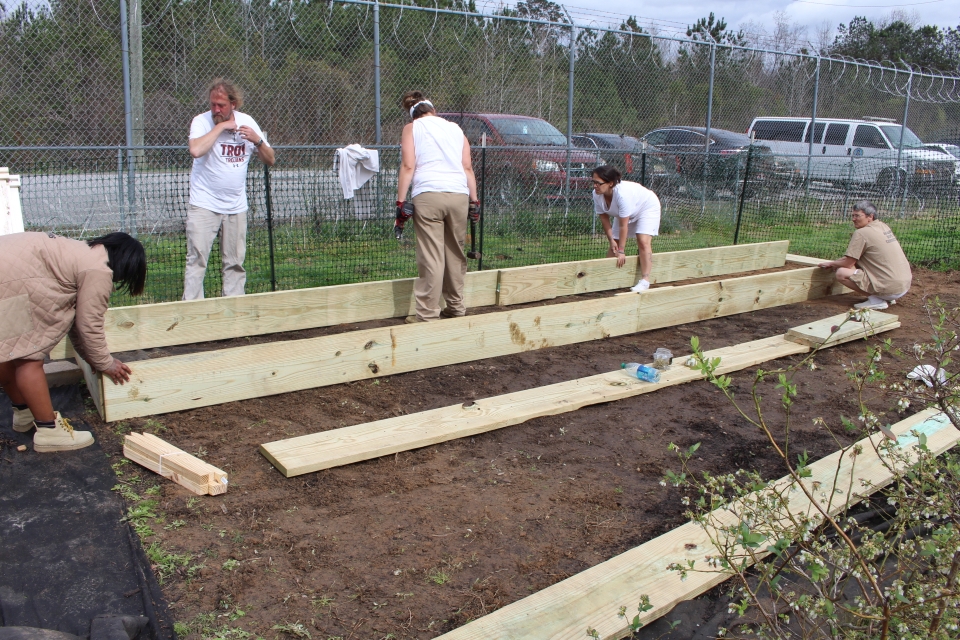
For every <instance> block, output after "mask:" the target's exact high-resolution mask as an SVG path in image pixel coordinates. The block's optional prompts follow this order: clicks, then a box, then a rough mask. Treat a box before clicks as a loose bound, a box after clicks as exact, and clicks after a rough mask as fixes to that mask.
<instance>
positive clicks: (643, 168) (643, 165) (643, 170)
mask: <svg viewBox="0 0 960 640" xmlns="http://www.w3.org/2000/svg"><path fill="white" fill-rule="evenodd" d="M640 184H641V185H643V186H644V187H645V186H647V141H646V140H641V141H640ZM594 217H596V216H594Z"/></svg>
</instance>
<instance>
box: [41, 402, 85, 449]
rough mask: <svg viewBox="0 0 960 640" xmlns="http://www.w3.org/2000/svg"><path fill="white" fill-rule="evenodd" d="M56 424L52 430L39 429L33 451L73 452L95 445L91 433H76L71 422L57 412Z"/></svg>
mask: <svg viewBox="0 0 960 640" xmlns="http://www.w3.org/2000/svg"><path fill="white" fill-rule="evenodd" d="M55 415H56V423H55V424H54V426H53V427H52V428H50V429H41V428H40V427H37V432H36V433H35V434H34V435H33V450H34V451H36V452H38V453H50V452H53V451H72V450H74V449H83V448H84V447H89V446H90V445H92V444H93V434H92V433H90V432H89V431H74V430H73V427H72V426H71V425H70V422H69V421H68V420H67V419H66V418H64V417H63V416H61V415H60V412H59V411H57V412H56V414H55Z"/></svg>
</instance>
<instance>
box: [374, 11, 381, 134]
mask: <svg viewBox="0 0 960 640" xmlns="http://www.w3.org/2000/svg"><path fill="white" fill-rule="evenodd" d="M373 113H374V119H375V120H376V122H375V134H374V140H375V141H376V144H380V143H381V141H382V136H381V131H380V0H377V1H376V2H374V3H373Z"/></svg>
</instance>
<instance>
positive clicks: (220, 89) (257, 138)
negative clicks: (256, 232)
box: [183, 78, 275, 300]
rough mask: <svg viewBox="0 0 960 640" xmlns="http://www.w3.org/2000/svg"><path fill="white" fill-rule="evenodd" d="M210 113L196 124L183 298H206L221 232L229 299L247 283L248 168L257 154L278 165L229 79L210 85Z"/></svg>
mask: <svg viewBox="0 0 960 640" xmlns="http://www.w3.org/2000/svg"><path fill="white" fill-rule="evenodd" d="M208 95H209V97H210V111H207V112H206V113H201V114H200V115H198V116H197V117H196V118H194V119H193V122H192V123H191V125H190V155H191V156H193V171H191V172H190V206H189V208H188V209H187V269H186V273H185V275H184V281H183V299H184V300H200V299H202V298H203V277H204V275H205V274H206V272H207V259H208V258H209V257H210V249H211V248H212V247H213V241H214V240H215V239H216V237H217V234H220V253H221V255H222V256H223V295H225V296H242V295H243V293H244V285H246V282H247V272H246V271H245V270H244V268H243V259H244V257H245V255H246V252H247V188H246V187H247V166H248V165H249V164H250V157H251V156H252V155H254V154H256V155H257V157H259V158H260V161H261V162H263V163H264V164H266V165H267V166H268V167H271V166H273V163H274V160H275V156H274V153H273V148H272V147H271V146H270V145H269V143H267V139H266V136H264V135H263V131H261V130H260V127H259V125H257V123H256V121H255V120H254V119H253V118H251V117H250V116H248V115H247V114H245V113H240V112H239V111H237V109H239V108H240V107H241V106H243V94H242V93H241V91H240V89H239V88H238V87H237V86H236V85H234V84H233V83H232V82H230V81H229V80H225V79H223V78H217V79H216V80H214V81H213V82H212V83H211V84H210V90H209V92H208Z"/></svg>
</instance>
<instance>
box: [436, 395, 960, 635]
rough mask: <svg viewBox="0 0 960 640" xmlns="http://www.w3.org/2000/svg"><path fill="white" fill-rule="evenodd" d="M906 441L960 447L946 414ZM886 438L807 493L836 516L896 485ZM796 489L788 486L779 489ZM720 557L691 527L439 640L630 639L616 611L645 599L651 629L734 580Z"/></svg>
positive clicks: (795, 509) (924, 418) (797, 499)
mask: <svg viewBox="0 0 960 640" xmlns="http://www.w3.org/2000/svg"><path fill="white" fill-rule="evenodd" d="M891 429H892V430H893V432H894V433H895V434H897V435H898V436H900V438H898V445H899V446H902V447H904V448H908V451H914V452H915V449H914V448H913V447H914V446H915V445H916V438H915V437H912V436H910V435H909V433H910V432H911V430H914V429H917V430H920V431H921V432H923V433H924V434H925V435H926V438H927V441H926V444H927V447H929V449H930V450H931V451H932V452H934V453H935V454H940V453H942V452H944V451H946V450H947V449H949V448H950V447H952V446H954V445H955V444H957V442H958V441H960V431H957V430H956V429H955V428H954V427H953V426H952V425H951V424H950V422H949V420H947V419H946V418H945V417H944V416H943V415H942V414H939V415H938V414H937V413H936V411H933V410H927V411H923V412H921V413H918V414H917V415H915V416H912V417H910V418H907V419H906V420H903V421H901V422H899V423H897V424H895V425H893V426H892V427H891ZM882 438H883V436H882V435H881V434H876V435H874V436H873V437H871V438H865V439H863V440H861V441H860V442H859V443H858V444H860V445H861V452H860V453H859V454H858V455H856V456H853V455H850V452H849V451H848V453H847V455H843V456H842V455H841V452H839V451H838V452H835V453H833V454H831V455H829V456H827V457H825V458H823V459H821V460H818V461H817V462H815V463H813V464H812V465H810V467H809V469H810V471H811V477H810V478H806V479H804V484H805V485H806V486H807V487H813V486H815V484H814V483H819V484H818V485H816V486H821V487H823V486H826V487H836V488H837V489H838V490H839V493H833V492H829V491H822V490H821V492H817V491H814V492H813V493H814V495H818V494H820V495H823V496H824V497H823V498H818V499H820V500H822V502H821V505H822V506H824V507H827V502H826V501H827V500H829V501H830V508H828V509H827V510H828V511H829V512H830V513H831V514H832V515H836V514H837V513H840V512H841V511H843V510H845V509H846V508H848V507H849V506H852V505H853V504H856V503H857V502H859V501H860V500H862V499H863V497H865V496H867V495H870V494H871V493H873V492H875V491H876V490H878V489H880V488H882V487H884V486H885V485H887V484H889V483H890V481H891V480H892V474H891V472H890V471H889V469H888V468H887V467H886V466H885V465H884V464H883V462H882V461H881V459H880V457H879V455H878V454H877V446H878V445H879V443H880V441H881V440H882ZM788 482H790V480H789V478H783V479H781V480H780V481H779V483H778V484H780V483H788ZM790 495H791V498H790V506H789V509H790V511H791V512H792V513H809V512H810V511H811V509H812V508H813V506H812V503H811V502H810V501H809V500H808V499H807V498H806V496H805V494H804V493H803V492H802V491H799V490H797V491H794V492H792V493H791V494H790ZM713 515H714V516H716V519H717V521H719V522H723V521H728V522H729V521H730V520H732V518H733V517H734V515H733V513H732V512H729V511H723V510H718V511H716V512H714V514H713ZM711 554H712V555H716V554H717V550H716V549H715V548H714V547H713V546H712V545H711V543H710V540H709V538H708V536H707V534H706V533H705V532H704V530H703V529H702V528H701V527H700V526H699V525H697V524H694V523H687V524H685V525H683V526H680V527H678V528H676V529H674V530H672V531H670V532H668V533H666V534H664V535H662V536H660V537H658V538H655V539H653V540H651V541H649V542H647V543H645V544H642V545H640V546H639V547H635V548H634V549H631V550H630V551H627V552H626V553H623V554H621V555H619V556H616V557H614V558H612V559H610V560H607V561H606V562H603V563H601V564H599V565H597V566H595V567H592V568H590V569H587V570H586V571H583V572H581V573H578V574H576V575H574V576H572V577H570V578H567V579H566V580H564V581H562V582H558V583H557V584H555V585H553V586H551V587H548V588H546V589H544V590H543V591H539V592H537V593H535V594H533V595H531V596H528V597H526V598H524V599H523V600H519V601H517V602H514V603H512V604H509V605H507V606H506V607H504V608H502V609H498V610H497V611H495V612H493V613H491V614H488V615H486V616H484V617H482V618H479V619H477V620H474V621H473V622H470V623H468V624H466V625H464V626H463V627H460V628H459V629H455V630H453V631H451V632H449V633H446V634H444V635H442V636H440V637H439V638H437V640H514V639H515V638H538V639H540V640H561V639H563V640H574V639H577V640H579V639H580V638H583V637H584V630H585V629H587V628H588V627H593V628H595V629H596V630H597V632H598V634H599V636H600V637H601V638H605V639H606V638H625V637H628V636H629V635H630V631H629V629H627V628H626V621H624V620H623V619H621V618H618V617H617V610H618V609H619V607H621V606H625V607H626V608H627V611H628V612H631V613H632V612H634V611H636V606H637V603H638V602H639V601H640V597H641V596H642V595H649V596H650V600H651V604H652V605H653V608H652V609H651V610H650V611H647V612H646V613H644V614H642V615H641V618H640V619H641V622H643V623H644V624H649V623H650V622H651V621H653V620H656V619H657V618H659V617H661V616H663V615H665V614H666V613H668V612H669V611H670V610H671V609H672V608H673V607H674V606H676V605H677V604H678V603H680V602H682V601H684V600H689V599H691V598H695V597H696V596H698V595H700V594H702V593H705V592H707V591H709V590H710V589H712V588H713V587H715V586H716V585H718V584H720V583H721V582H723V581H724V580H726V579H727V578H728V577H729V574H726V573H723V572H720V571H719V570H718V571H716V572H713V571H709V570H708V569H707V566H706V562H705V558H706V557H707V556H709V555H711ZM688 561H695V562H696V564H695V567H696V568H698V569H700V570H701V571H703V572H700V571H693V572H690V573H689V574H688V576H687V579H686V580H685V581H681V580H680V578H679V576H678V575H677V574H676V573H675V572H671V571H668V570H667V566H668V565H670V564H672V563H681V564H686V563H687V562H688Z"/></svg>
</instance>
